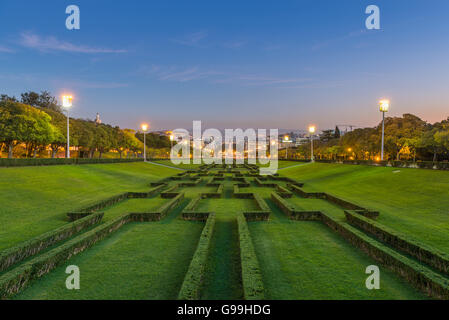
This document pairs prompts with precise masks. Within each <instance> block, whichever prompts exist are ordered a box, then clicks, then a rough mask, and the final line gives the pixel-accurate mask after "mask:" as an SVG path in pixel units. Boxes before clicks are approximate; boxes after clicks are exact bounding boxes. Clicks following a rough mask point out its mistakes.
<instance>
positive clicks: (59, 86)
mask: <svg viewBox="0 0 449 320" xmlns="http://www.w3.org/2000/svg"><path fill="white" fill-rule="evenodd" d="M71 4H75V5H78V6H79V8H80V10H81V29H80V30H67V29H66V27H65V20H66V17H67V16H68V15H67V14H66V13H65V8H66V7H67V6H68V5H71ZM370 4H375V5H378V6H379V7H380V10H381V12H380V14H381V15H380V17H381V20H380V23H381V30H367V29H366V28H365V19H366V17H367V16H368V15H367V14H365V8H366V7H367V5H370ZM0 26H1V28H0V93H6V94H9V95H15V96H20V93H21V92H24V91H28V90H34V91H41V90H49V91H51V92H52V93H53V94H54V95H56V96H58V98H59V95H60V94H61V93H63V92H70V93H73V95H74V96H75V100H74V106H73V109H72V110H71V114H72V115H73V116H75V117H81V118H92V119H93V118H94V117H95V114H96V113H97V112H99V113H100V114H101V118H102V120H103V122H106V123H111V124H114V125H120V127H122V128H137V127H138V126H139V124H140V123H141V122H143V121H147V122H149V123H150V125H151V127H152V129H153V130H154V129H162V128H164V129H174V128H178V127H182V128H186V129H189V128H191V126H192V120H202V121H203V124H204V126H205V127H209V128H211V127H216V128H236V127H242V128H249V127H251V128H289V129H290V128H291V129H305V128H306V127H307V125H308V124H309V123H314V124H316V125H318V128H319V129H327V128H333V127H335V125H336V124H352V125H357V126H374V125H376V124H377V123H378V122H379V121H380V119H381V114H380V112H379V110H378V107H377V101H378V100H379V99H380V98H389V99H390V100H391V103H392V105H391V112H390V113H389V114H388V115H390V116H393V115H397V116H399V115H402V114H403V113H413V114H416V115H418V116H420V117H422V118H423V119H424V120H427V121H429V122H436V121H441V120H442V119H445V118H447V117H448V116H449V86H448V85H449V1H447V0H432V1H415V0H407V1H406V0H388V1H378V0H375V1H360V0H340V1H336V0H333V1H330V0H329V1H321V0H314V1H311V0H310V1H230V0H227V1H210V0H209V1H137V0H134V1H133V0H127V1H106V0H104V1H103V0H102V1H100V0H95V1H93V0H90V1H87V0H86V1H75V0H73V1H61V0H54V1H22V0H1V2H0Z"/></svg>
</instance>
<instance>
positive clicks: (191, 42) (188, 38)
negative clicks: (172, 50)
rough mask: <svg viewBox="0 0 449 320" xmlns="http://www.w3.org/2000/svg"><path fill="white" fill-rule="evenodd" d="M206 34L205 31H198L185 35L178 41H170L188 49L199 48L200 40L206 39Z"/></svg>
mask: <svg viewBox="0 0 449 320" xmlns="http://www.w3.org/2000/svg"><path fill="white" fill-rule="evenodd" d="M207 36H208V32H207V31H198V32H193V33H190V34H187V35H185V36H184V37H182V38H179V39H172V41H173V42H176V43H179V44H182V45H185V46H189V47H196V46H200V42H201V40H203V39H205V38H207Z"/></svg>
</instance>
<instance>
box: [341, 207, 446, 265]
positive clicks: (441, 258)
mask: <svg viewBox="0 0 449 320" xmlns="http://www.w3.org/2000/svg"><path fill="white" fill-rule="evenodd" d="M345 215H346V219H347V220H348V222H349V223H350V224H352V225H354V226H356V227H357V228H360V229H361V230H363V231H366V232H368V233H369V234H371V235H373V236H374V237H375V238H377V239H379V240H380V241H382V242H385V243H387V244H388V245H390V246H391V247H393V248H395V249H397V250H399V251H402V252H405V253H407V254H409V255H411V256H412V257H414V258H416V259H417V260H418V261H421V262H423V263H426V264H428V265H429V266H431V267H433V268H435V269H437V270H439V271H441V272H443V273H446V274H449V255H448V254H446V253H444V252H441V251H439V250H437V249H435V248H432V247H428V246H426V245H425V244H422V243H420V242H418V241H416V240H414V239H411V238H409V237H407V236H405V235H403V234H400V233H399V232H397V231H395V230H392V229H390V228H388V227H386V226H384V225H381V224H380V223H378V222H376V221H372V220H370V219H368V218H366V217H364V216H360V215H356V214H353V213H351V212H350V211H345Z"/></svg>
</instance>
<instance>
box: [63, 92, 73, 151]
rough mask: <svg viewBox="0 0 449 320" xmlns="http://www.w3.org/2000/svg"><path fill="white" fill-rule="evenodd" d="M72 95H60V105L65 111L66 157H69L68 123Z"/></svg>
mask: <svg viewBox="0 0 449 320" xmlns="http://www.w3.org/2000/svg"><path fill="white" fill-rule="evenodd" d="M72 100H73V97H72V96H71V95H63V96H62V106H63V107H64V108H65V110H66V112H67V150H66V158H67V159H69V158H70V123H69V119H70V118H69V109H70V108H71V107H72Z"/></svg>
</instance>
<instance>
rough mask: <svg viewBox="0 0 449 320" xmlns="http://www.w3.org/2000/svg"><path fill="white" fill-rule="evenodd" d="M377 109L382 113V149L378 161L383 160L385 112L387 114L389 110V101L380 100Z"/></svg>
mask: <svg viewBox="0 0 449 320" xmlns="http://www.w3.org/2000/svg"><path fill="white" fill-rule="evenodd" d="M379 108H380V112H382V149H381V152H380V160H382V161H383V160H384V140H385V137H384V136H385V112H388V109H389V108H390V101H389V100H386V99H384V100H380V101H379Z"/></svg>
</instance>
